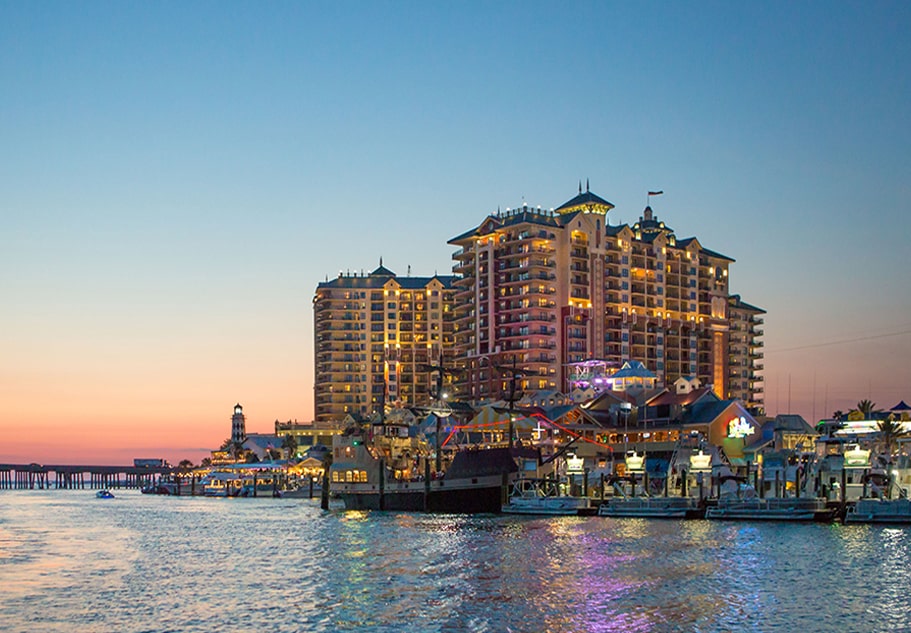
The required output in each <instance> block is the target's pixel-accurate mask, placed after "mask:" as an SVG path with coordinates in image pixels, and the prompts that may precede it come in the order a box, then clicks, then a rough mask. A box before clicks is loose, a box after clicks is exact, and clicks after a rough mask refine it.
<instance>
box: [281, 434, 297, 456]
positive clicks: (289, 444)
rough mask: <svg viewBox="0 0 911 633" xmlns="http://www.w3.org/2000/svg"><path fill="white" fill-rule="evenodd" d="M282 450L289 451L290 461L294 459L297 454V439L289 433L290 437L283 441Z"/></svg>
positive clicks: (287, 436)
mask: <svg viewBox="0 0 911 633" xmlns="http://www.w3.org/2000/svg"><path fill="white" fill-rule="evenodd" d="M282 448H283V449H285V450H286V451H288V459H292V458H293V457H294V455H295V454H296V453H297V438H296V437H295V436H294V435H292V434H290V433H288V435H286V436H285V437H284V438H283V439H282Z"/></svg>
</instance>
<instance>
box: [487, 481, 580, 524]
mask: <svg viewBox="0 0 911 633" xmlns="http://www.w3.org/2000/svg"><path fill="white" fill-rule="evenodd" d="M501 511H502V512H503V513H504V514H531V515H591V514H595V512H596V508H595V507H594V506H592V503H591V499H590V498H588V497H576V496H571V495H564V494H561V493H560V483H559V482H558V481H557V480H556V479H552V478H525V477H522V478H520V479H517V480H516V481H515V482H514V483H513V485H512V488H511V490H510V494H509V498H508V500H507V502H506V503H505V504H503V507H502V508H501Z"/></svg>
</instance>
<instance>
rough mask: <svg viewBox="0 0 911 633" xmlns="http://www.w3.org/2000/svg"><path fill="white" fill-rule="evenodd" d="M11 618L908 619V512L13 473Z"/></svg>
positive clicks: (849, 625)
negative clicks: (539, 500) (112, 494)
mask: <svg viewBox="0 0 911 633" xmlns="http://www.w3.org/2000/svg"><path fill="white" fill-rule="evenodd" d="M2 500H3V503H2V504H0V579H2V581H3V586H4V600H3V601H2V603H0V630H2V631H4V632H9V633H19V632H25V631H48V632H56V631H61V632H63V631H66V632H67V633H70V632H95V631H118V632H123V633H140V632H151V631H154V632H162V631H175V632H178V631H179V632H181V633H196V632H200V633H201V632H206V633H210V632H212V631H251V630H268V631H270V632H272V631H277V632H284V631H289V632H290V631H308V632H309V631H316V632H322V631H325V632H330V631H332V632H335V631H377V632H382V631H390V632H392V631H395V632H398V631H401V630H403V629H406V628H407V630H408V631H414V632H419V633H422V632H456V631H459V632H461V631H492V632H493V631H496V632H502V631H513V632H560V633H564V632H575V631H580V632H581V631H598V632H601V631H603V632H608V631H631V632H640V631H641V632H656V631H681V630H684V631H700V632H715V631H719V632H720V631H741V630H753V631H776V630H779V631H781V630H795V629H798V630H801V633H809V632H811V631H824V630H877V631H878V630H883V631H885V630H890V631H892V630H908V629H909V628H911V621H909V618H911V616H909V615H908V614H909V613H911V601H909V599H908V597H907V593H906V591H905V590H906V588H907V587H908V586H909V581H911V577H909V575H911V572H909V569H911V565H909V563H911V555H909V551H911V542H909V541H911V539H909V533H911V529H907V528H900V529H895V528H876V527H869V526H834V525H833V526H825V525H800V526H797V525H793V526H792V525H783V524H768V525H766V524H761V525H760V524H756V525H750V524H736V523H713V522H709V521H690V522H681V521H648V520H635V519H603V518H598V517H590V518H575V517H573V518H542V519H538V518H527V517H526V518H523V517H494V516H478V517H464V516H436V515H423V514H396V513H370V512H344V511H340V510H334V511H331V512H323V511H322V510H320V509H319V507H318V505H317V503H316V501H310V500H275V499H204V498H180V499H175V498H168V497H154V496H144V495H140V494H138V493H134V492H132V491H124V492H121V493H120V494H118V496H117V499H115V500H110V501H106V502H103V503H102V502H100V501H98V500H95V499H94V495H93V494H92V493H90V492H89V491H44V492H41V493H38V492H16V493H2Z"/></svg>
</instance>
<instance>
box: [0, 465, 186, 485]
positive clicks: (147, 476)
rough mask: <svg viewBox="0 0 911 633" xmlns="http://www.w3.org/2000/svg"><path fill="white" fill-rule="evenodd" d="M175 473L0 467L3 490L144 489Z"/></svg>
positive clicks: (163, 469)
mask: <svg viewBox="0 0 911 633" xmlns="http://www.w3.org/2000/svg"><path fill="white" fill-rule="evenodd" d="M174 470H175V469H174V467H172V466H67V465H58V464H35V463H32V464H0V490H35V489H39V490H43V489H50V488H59V489H81V488H99V489H100V488H142V487H144V486H149V485H151V484H153V483H154V481H155V479H156V477H157V476H160V475H164V474H167V473H171V472H174ZM52 475H53V476H52Z"/></svg>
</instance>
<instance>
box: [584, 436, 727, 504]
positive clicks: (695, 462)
mask: <svg viewBox="0 0 911 633" xmlns="http://www.w3.org/2000/svg"><path fill="white" fill-rule="evenodd" d="M704 448H705V447H704V443H703V442H702V441H701V439H700V438H697V437H685V438H683V439H681V440H679V441H678V442H677V444H676V446H675V447H674V453H673V455H672V456H671V459H670V461H669V463H668V472H667V473H666V474H664V481H665V495H664V496H657V495H650V494H649V493H648V490H646V488H647V486H646V485H645V477H644V475H645V460H644V455H642V456H640V455H638V454H637V453H636V452H635V451H633V452H631V453H627V455H626V471H627V472H628V473H630V475H629V476H628V477H614V478H612V480H611V482H610V483H611V485H612V486H611V487H612V489H613V491H614V496H613V497H611V498H608V499H606V500H605V501H604V502H603V503H602V504H601V505H600V506H599V507H598V516H602V517H638V518H662V519H701V518H703V516H705V503H704V502H703V501H701V500H700V497H701V496H703V495H704V494H705V492H706V491H705V489H704V488H703V486H702V483H703V481H704V478H705V476H706V475H711V473H712V461H713V459H717V458H716V456H715V453H714V452H709V453H706V452H705V450H704ZM637 473H641V475H637ZM672 479H675V480H676V481H677V483H678V484H679V488H678V489H679V491H680V494H679V495H668V483H669V482H670V481H671V480H672ZM640 482H641V483H642V486H641V488H640V486H639V485H638V484H639V483H640ZM640 489H641V492H640ZM689 492H696V493H697V494H699V495H700V496H699V497H693V496H689Z"/></svg>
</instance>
